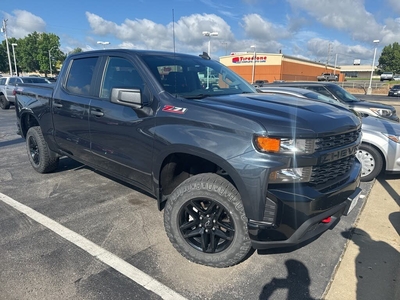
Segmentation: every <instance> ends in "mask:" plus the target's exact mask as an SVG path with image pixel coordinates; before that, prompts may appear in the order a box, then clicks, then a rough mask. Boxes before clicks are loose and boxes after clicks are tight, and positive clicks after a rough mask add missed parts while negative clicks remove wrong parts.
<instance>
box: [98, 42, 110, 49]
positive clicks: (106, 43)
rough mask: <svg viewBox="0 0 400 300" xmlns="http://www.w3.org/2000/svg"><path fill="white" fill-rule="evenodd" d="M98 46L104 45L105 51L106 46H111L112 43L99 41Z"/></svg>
mask: <svg viewBox="0 0 400 300" xmlns="http://www.w3.org/2000/svg"><path fill="white" fill-rule="evenodd" d="M97 44H100V45H103V49H106V45H110V42H102V41H98V42H97Z"/></svg>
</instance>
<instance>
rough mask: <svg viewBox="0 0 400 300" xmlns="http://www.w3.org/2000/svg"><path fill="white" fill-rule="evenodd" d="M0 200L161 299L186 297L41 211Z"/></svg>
mask: <svg viewBox="0 0 400 300" xmlns="http://www.w3.org/2000/svg"><path fill="white" fill-rule="evenodd" d="M0 201H2V202H4V203H6V204H8V205H9V206H11V207H13V208H15V209H16V210H18V211H19V212H21V213H23V214H25V215H27V216H28V217H30V218H31V219H33V220H35V221H36V222H38V223H39V224H41V225H43V226H45V227H47V228H48V229H50V230H51V231H53V232H55V233H57V234H58V235H59V236H61V237H63V238H64V239H66V240H67V241H69V242H71V243H73V244H74V245H76V246H78V247H79V248H81V249H83V250H84V251H86V252H87V253H89V254H90V255H92V256H94V257H95V258H97V259H98V260H100V261H102V262H103V263H105V264H106V265H108V266H110V267H112V268H113V269H115V270H116V271H118V272H120V273H121V274H123V275H125V276H126V277H128V278H130V279H131V280H133V281H135V282H136V283H138V284H139V285H141V286H143V287H144V288H146V289H147V290H149V291H152V292H153V293H155V294H157V295H159V296H160V297H161V298H163V299H168V300H169V299H171V300H175V299H182V300H184V299H186V298H184V297H183V296H182V295H180V294H178V293H176V292H175V291H173V290H171V289H170V288H169V287H167V286H165V285H163V284H162V283H160V282H159V281H157V280H156V279H154V278H152V277H151V276H149V275H147V274H146V273H144V272H142V271H141V270H139V269H137V268H135V267H134V266H132V265H131V264H129V263H127V262H126V261H124V260H123V259H121V258H119V257H118V256H116V255H114V254H112V253H111V252H109V251H107V250H105V249H103V248H101V247H99V246H98V245H96V244H95V243H93V242H91V241H89V240H88V239H86V238H85V237H83V236H81V235H79V234H77V233H76V232H74V231H72V230H70V229H68V228H66V227H64V226H63V225H61V224H59V223H57V222H56V221H54V220H52V219H50V218H48V217H46V216H45V215H42V214H41V213H39V212H37V211H35V210H33V209H32V208H30V207H28V206H26V205H24V204H22V203H19V202H18V201H15V200H14V199H12V198H10V197H8V196H6V195H4V194H2V193H0Z"/></svg>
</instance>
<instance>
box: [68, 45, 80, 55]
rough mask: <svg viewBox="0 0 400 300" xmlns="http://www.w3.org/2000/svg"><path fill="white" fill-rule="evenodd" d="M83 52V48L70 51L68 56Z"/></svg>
mask: <svg viewBox="0 0 400 300" xmlns="http://www.w3.org/2000/svg"><path fill="white" fill-rule="evenodd" d="M81 52H83V50H82V48H79V47H77V48H75V49H74V50H72V51H70V52H69V53H68V54H75V53H81Z"/></svg>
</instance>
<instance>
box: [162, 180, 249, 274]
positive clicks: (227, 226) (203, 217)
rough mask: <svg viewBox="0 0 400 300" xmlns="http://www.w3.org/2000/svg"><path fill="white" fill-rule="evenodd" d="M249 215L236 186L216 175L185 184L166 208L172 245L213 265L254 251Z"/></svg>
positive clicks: (232, 261) (230, 263) (232, 262)
mask: <svg viewBox="0 0 400 300" xmlns="http://www.w3.org/2000/svg"><path fill="white" fill-rule="evenodd" d="M246 220H247V218H246V216H245V213H244V208H243V205H242V202H241V199H240V195H239V193H238V192H237V190H236V189H235V187H234V186H233V185H232V184H231V183H230V182H229V181H227V180H225V179H224V178H222V177H220V176H218V175H216V174H199V175H195V176H193V177H190V178H189V179H187V180H185V181H184V182H183V183H181V184H180V185H179V186H178V187H177V188H176V189H175V190H174V191H173V192H172V194H171V195H170V197H169V199H168V201H167V204H166V207H165V210H164V226H165V230H166V232H167V235H168V237H169V239H170V241H171V243H172V245H173V246H174V247H175V248H176V249H177V250H178V252H180V253H181V254H182V255H183V256H184V257H186V258H187V259H188V260H190V261H193V262H195V263H198V264H202V265H207V266H212V267H220V268H223V267H229V266H233V265H235V264H237V263H239V262H241V261H242V260H243V259H244V258H245V257H246V255H247V254H248V253H249V251H250V250H251V242H250V239H249V235H248V231H247V222H246Z"/></svg>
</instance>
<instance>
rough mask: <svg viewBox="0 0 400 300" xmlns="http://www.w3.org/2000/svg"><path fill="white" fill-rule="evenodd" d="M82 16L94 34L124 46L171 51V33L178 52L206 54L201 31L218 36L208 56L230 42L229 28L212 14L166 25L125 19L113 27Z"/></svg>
mask: <svg viewBox="0 0 400 300" xmlns="http://www.w3.org/2000/svg"><path fill="white" fill-rule="evenodd" d="M86 17H87V19H88V22H89V25H90V27H91V28H92V31H93V33H94V34H96V35H99V36H107V35H111V36H115V37H116V38H117V39H119V40H121V41H122V44H123V45H124V47H129V46H132V47H133V48H142V49H143V48H145V49H155V50H169V51H171V50H173V44H174V41H173V31H174V30H175V44H176V50H177V51H178V52H179V51H180V52H193V53H200V52H201V51H206V50H207V45H208V39H207V38H206V37H204V36H203V34H202V32H203V31H210V32H218V33H219V36H218V37H213V38H212V43H211V45H212V51H211V53H213V52H214V50H216V49H217V47H221V45H222V44H223V43H226V42H228V43H231V42H233V41H234V36H233V34H232V32H231V29H230V26H229V25H228V24H227V23H226V22H225V21H224V20H223V19H222V18H220V17H218V16H216V15H214V14H202V15H200V14H193V15H190V16H187V17H182V18H180V19H179V20H178V21H177V22H175V24H172V23H169V24H167V25H162V24H158V23H155V22H153V21H150V20H147V19H135V20H130V19H126V20H125V21H124V22H123V23H122V24H116V23H114V22H111V21H107V20H105V19H103V18H101V17H99V16H97V15H95V14H93V13H90V12H86Z"/></svg>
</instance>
